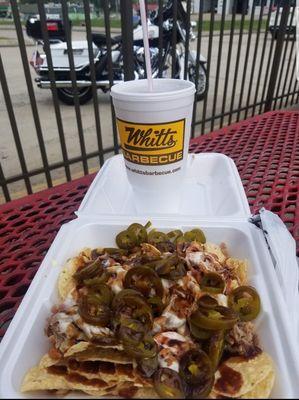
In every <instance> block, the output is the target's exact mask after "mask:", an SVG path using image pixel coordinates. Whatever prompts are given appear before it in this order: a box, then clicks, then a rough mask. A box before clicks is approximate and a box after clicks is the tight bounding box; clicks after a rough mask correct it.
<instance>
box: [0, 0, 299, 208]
mask: <svg viewBox="0 0 299 400" xmlns="http://www.w3.org/2000/svg"><path fill="white" fill-rule="evenodd" d="M228 2H229V0H223V5H222V11H221V10H218V11H220V13H218V12H216V10H215V8H214V7H212V8H211V10H210V12H209V13H204V9H203V5H204V2H203V1H200V6H199V10H196V11H195V12H194V13H192V14H191V0H188V1H186V2H185V3H186V10H187V15H188V17H187V21H185V31H186V36H185V41H184V43H183V47H182V44H181V45H180V52H182V51H183V52H184V54H185V60H184V78H185V79H187V78H188V73H187V71H188V62H189V61H188V60H189V58H188V54H189V52H190V51H196V52H197V53H196V65H195V71H196V73H195V83H196V85H198V81H199V79H200V76H199V72H198V71H199V64H200V63H201V62H202V57H201V56H200V54H201V55H202V56H204V57H205V58H206V60H207V63H206V66H205V68H206V78H207V83H208V90H207V93H206V95H205V96H204V99H203V100H201V101H196V102H195V105H194V114H193V129H192V136H193V137H194V136H198V135H201V134H205V133H207V132H210V131H212V130H215V129H217V128H220V127H222V126H225V125H228V124H231V123H233V122H236V121H240V120H241V119H245V118H248V117H250V116H253V115H255V114H259V113H262V112H265V111H269V110H272V109H277V108H284V107H288V106H290V105H292V104H294V103H298V99H299V87H298V82H297V79H296V45H295V40H294V39H295V28H294V26H295V7H294V6H293V5H294V4H293V3H294V2H292V1H290V0H281V1H280V2H277V1H274V0H268V1H267V2H264V1H263V2H261V3H262V5H261V6H258V5H256V4H258V3H259V2H256V1H253V6H252V7H251V9H248V8H247V7H243V8H242V9H241V10H240V9H239V7H238V5H239V2H238V1H237V0H231V1H230V2H229V4H228ZM10 3H11V8H12V14H13V22H14V27H15V32H16V37H17V43H18V47H19V51H20V54H19V55H18V54H16V62H15V64H14V68H19V69H18V70H19V74H20V78H21V82H23V83H22V84H24V88H25V89H24V90H25V92H24V93H23V97H22V105H21V106H20V104H19V103H18V101H17V100H16V99H17V97H16V95H15V94H14V91H15V87H12V88H11V86H14V85H12V82H11V79H10V74H11V73H12V72H11V70H10V68H9V67H8V68H5V64H6V63H8V60H9V62H10V63H11V59H9V58H8V56H7V54H8V50H7V48H6V47H5V48H1V49H0V50H1V53H0V79H1V86H2V98H3V102H2V105H1V106H0V107H1V108H0V112H1V113H3V119H2V118H1V121H3V122H1V125H2V126H1V128H0V129H1V130H2V129H3V134H1V136H0V161H1V162H0V186H1V189H2V197H1V193H0V202H3V201H9V200H11V199H12V198H15V197H18V196H21V195H24V194H26V193H32V192H34V191H37V190H40V189H41V188H44V187H51V186H52V185H55V184H57V183H60V182H63V181H70V180H72V179H74V178H75V177H78V176H80V175H83V174H88V173H89V172H91V171H94V170H95V169H96V168H98V166H99V165H100V166H101V165H102V164H103V162H104V161H105V159H106V158H107V157H109V156H111V155H113V154H117V153H118V152H119V143H118V137H117V130H116V124H115V118H114V110H113V106H112V103H111V99H110V97H109V94H108V93H107V94H99V90H98V88H97V64H96V63H95V62H94V48H93V43H92V30H93V29H94V28H93V23H94V21H93V20H92V19H91V15H90V7H89V1H88V0H82V3H83V6H84V14H85V19H84V28H82V27H80V28H77V29H78V32H77V29H76V28H75V27H73V33H72V32H71V27H70V24H69V21H68V3H67V1H66V0H61V11H62V19H63V22H64V26H65V29H66V37H65V40H66V45H67V51H66V54H67V57H68V62H69V66H70V74H69V79H70V81H71V85H70V90H71V91H72V93H73V95H74V105H73V107H72V108H70V107H68V106H65V105H62V104H61V103H60V101H59V96H58V90H59V87H58V85H57V75H56V73H55V71H54V68H53V54H52V53H51V51H50V50H51V43H50V38H49V32H48V30H47V26H46V23H47V22H46V21H47V15H46V13H45V8H44V3H45V2H44V0H37V4H38V12H39V16H40V21H41V25H42V32H43V43H44V45H43V50H44V52H45V54H46V60H47V65H48V67H49V81H50V91H46V90H44V91H42V90H41V89H39V88H37V85H36V83H35V82H34V71H33V70H32V69H31V68H30V65H29V62H28V57H29V54H28V53H30V52H32V50H33V49H32V47H28V46H27V48H26V42H25V41H26V40H27V38H26V34H25V32H24V26H23V23H22V21H21V18H20V12H19V9H18V4H17V1H16V0H10ZM165 3H169V1H168V2H167V1H163V0H157V1H156V4H157V6H158V11H157V13H158V14H157V19H156V20H157V21H158V22H157V23H158V27H159V28H158V31H159V35H158V38H157V43H158V44H157V46H158V48H159V54H158V69H159V72H158V76H160V77H161V76H163V74H164V72H165V64H163V48H164V47H165V46H164V42H163V41H164V40H165V37H164V34H163V23H165V21H163V14H162V9H163V5H165ZM172 3H173V4H172V16H171V18H169V20H170V22H171V23H172V24H173V26H176V24H177V19H178V6H180V4H179V3H182V2H181V1H180V0H173V1H172ZM265 3H267V4H265ZM101 4H102V9H101V13H102V15H103V16H104V25H103V27H102V28H100V29H99V28H97V29H98V30H100V31H102V32H103V33H105V35H106V44H105V48H106V50H107V52H106V65H107V79H108V81H109V86H110V87H111V85H113V82H114V75H113V71H114V68H115V65H114V61H113V54H114V53H113V52H114V51H115V50H114V40H113V35H114V31H113V33H112V28H111V18H110V13H111V8H110V6H109V1H108V0H103V1H102V2H101ZM229 5H230V10H229V14H227V13H226V11H227V6H229ZM274 6H275V8H274ZM120 13H121V21H120V28H121V29H120V31H121V34H122V53H123V73H124V79H125V80H129V79H134V77H135V76H136V74H134V69H136V59H135V58H136V48H135V47H134V44H135V43H134V41H133V19H132V0H121V2H120ZM168 22H169V21H168ZM192 22H193V23H192ZM193 25H195V28H193V31H195V33H196V36H197V38H196V39H195V40H192V39H193V38H192V34H191V31H190V29H191V26H193ZM1 32H3V26H2V30H1ZM74 33H76V36H77V37H78V38H79V39H81V40H82V39H85V40H87V47H88V57H89V65H90V68H89V76H90V87H91V91H92V100H91V102H90V104H89V105H84V106H81V105H80V98H79V91H80V87H79V86H78V74H77V71H76V69H75V63H74V51H75V50H73V47H74V46H72V40H75V39H76V38H75V39H74ZM0 36H1V35H0ZM177 38H178V36H177V32H176V30H175V29H173V30H172V37H171V53H170V58H171V62H170V63H169V65H170V69H171V76H172V77H175V76H176V70H175V68H176V62H177V54H178V51H179V50H178V48H177V40H178V39H177ZM182 48H183V50H182ZM17 50H18V49H17V48H16V49H15V53H17ZM11 54H12V51H11V52H10V57H11ZM17 58H18V60H19V61H17ZM20 60H21V61H20ZM26 92H27V93H26ZM41 92H42V94H41ZM50 92H51V93H50ZM50 99H51V100H50ZM25 105H26V107H27V108H24V110H25V115H24V110H23V109H22V110H23V114H22V112H20V108H22V107H23V106H24V107H25ZM29 114H30V115H29ZM70 114H71V116H70ZM29 117H31V118H32V121H31V125H30V127H29V128H28V123H27V122H26V123H25V121H27V118H29ZM23 125H24V126H23ZM45 126H46V127H45ZM26 129H27V131H26ZM28 129H29V130H28ZM29 131H30V132H29ZM49 131H51V132H52V133H51V135H52V137H50V138H49V137H48V136H47V135H48V132H49ZM53 132H54V133H55V134H54V133H53ZM29 133H30V134H29ZM1 141H3V143H2V144H1ZM31 143H32V145H31ZM10 149H13V151H12V150H10Z"/></svg>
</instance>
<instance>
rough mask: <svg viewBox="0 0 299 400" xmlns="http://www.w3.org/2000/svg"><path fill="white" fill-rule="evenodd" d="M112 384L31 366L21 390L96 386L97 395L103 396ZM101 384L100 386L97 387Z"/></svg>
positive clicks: (75, 388)
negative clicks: (54, 372) (53, 372)
mask: <svg viewBox="0 0 299 400" xmlns="http://www.w3.org/2000/svg"><path fill="white" fill-rule="evenodd" d="M113 385H114V382H112V383H111V384H109V383H107V382H105V381H103V380H101V379H99V378H98V379H93V380H88V379H86V378H84V377H83V376H81V375H80V374H72V375H68V379H67V378H66V376H65V375H58V374H52V373H49V372H48V370H47V369H46V368H42V367H40V366H38V367H33V368H31V369H30V370H29V372H28V373H27V374H26V376H25V378H24V380H23V383H22V386H21V392H29V391H35V390H81V391H84V390H86V389H90V390H93V389H95V386H97V389H96V390H97V393H98V395H99V396H104V395H105V394H106V393H107V390H108V389H109V388H110V387H111V386H113ZM99 386H101V387H99Z"/></svg>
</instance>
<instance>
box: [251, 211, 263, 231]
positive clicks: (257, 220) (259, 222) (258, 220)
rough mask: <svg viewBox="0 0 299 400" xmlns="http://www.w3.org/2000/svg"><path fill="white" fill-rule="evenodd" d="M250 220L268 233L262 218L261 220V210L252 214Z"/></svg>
mask: <svg viewBox="0 0 299 400" xmlns="http://www.w3.org/2000/svg"><path fill="white" fill-rule="evenodd" d="M249 222H250V223H251V224H253V225H255V226H257V227H258V228H259V229H262V231H263V232H264V233H266V234H267V232H265V231H264V229H263V224H262V220H261V216H260V213H259V212H258V214H254V215H252V216H251V217H250V218H249Z"/></svg>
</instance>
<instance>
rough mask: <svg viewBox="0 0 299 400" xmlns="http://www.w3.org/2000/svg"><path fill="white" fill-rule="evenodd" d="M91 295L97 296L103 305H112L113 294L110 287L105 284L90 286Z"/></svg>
mask: <svg viewBox="0 0 299 400" xmlns="http://www.w3.org/2000/svg"><path fill="white" fill-rule="evenodd" d="M90 293H91V294H93V295H94V296H96V297H97V298H98V299H99V300H100V301H101V302H102V303H103V304H107V305H110V303H111V301H112V298H113V293H112V290H111V288H110V286H108V285H106V284H105V283H96V284H94V285H91V286H90Z"/></svg>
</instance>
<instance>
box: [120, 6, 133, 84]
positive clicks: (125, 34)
mask: <svg viewBox="0 0 299 400" xmlns="http://www.w3.org/2000/svg"><path fill="white" fill-rule="evenodd" d="M120 16H121V33H122V51H123V60H124V74H125V81H129V80H132V79H134V57H133V4H132V0H122V1H121V2H120Z"/></svg>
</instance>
